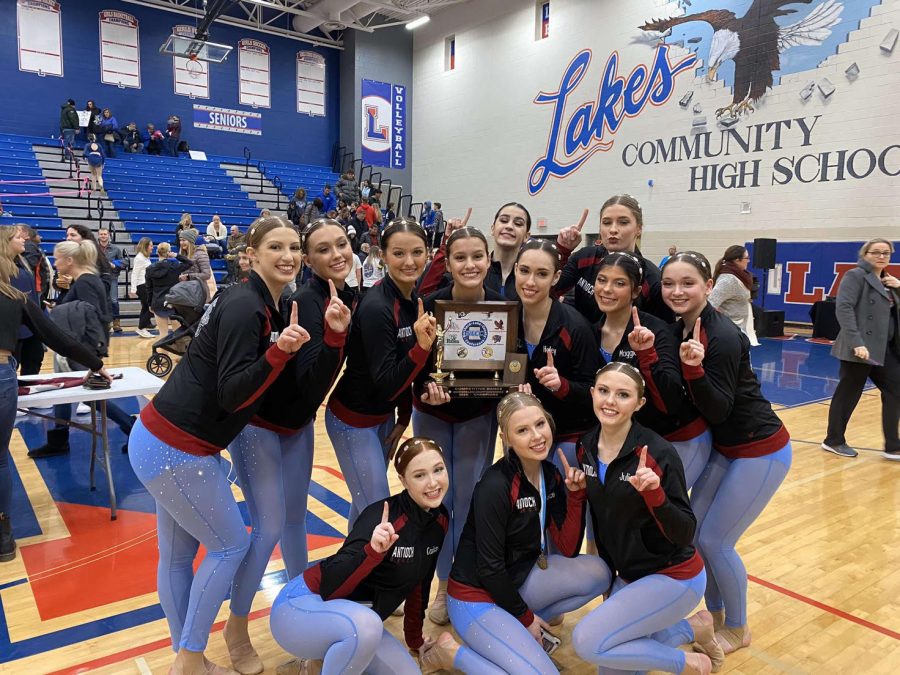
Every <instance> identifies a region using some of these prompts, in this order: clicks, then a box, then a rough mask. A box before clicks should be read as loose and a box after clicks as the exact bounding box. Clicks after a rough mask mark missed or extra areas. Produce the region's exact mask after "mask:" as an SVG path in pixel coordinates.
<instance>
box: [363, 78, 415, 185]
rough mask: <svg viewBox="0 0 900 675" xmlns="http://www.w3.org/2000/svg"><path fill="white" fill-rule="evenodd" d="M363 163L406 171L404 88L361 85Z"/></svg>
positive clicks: (387, 85) (386, 84)
mask: <svg viewBox="0 0 900 675" xmlns="http://www.w3.org/2000/svg"><path fill="white" fill-rule="evenodd" d="M362 161H363V163H364V164H371V165H373V166H384V167H390V168H392V169H404V168H406V87H404V86H402V85H394V84H389V83H387V82H375V81H374V80H363V81H362Z"/></svg>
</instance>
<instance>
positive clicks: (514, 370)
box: [509, 361, 522, 373]
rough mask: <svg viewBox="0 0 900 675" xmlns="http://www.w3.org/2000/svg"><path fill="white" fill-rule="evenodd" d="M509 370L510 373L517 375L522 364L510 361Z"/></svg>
mask: <svg viewBox="0 0 900 675" xmlns="http://www.w3.org/2000/svg"><path fill="white" fill-rule="evenodd" d="M509 370H510V372H512V373H518V372H519V371H520V370H522V364H521V363H520V362H519V361H510V362H509Z"/></svg>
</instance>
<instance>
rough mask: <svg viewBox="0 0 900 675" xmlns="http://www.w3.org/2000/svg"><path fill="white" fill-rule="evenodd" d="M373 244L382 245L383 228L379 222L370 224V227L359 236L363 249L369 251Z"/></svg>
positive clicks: (360, 245) (360, 246)
mask: <svg viewBox="0 0 900 675" xmlns="http://www.w3.org/2000/svg"><path fill="white" fill-rule="evenodd" d="M372 246H381V230H380V229H379V228H378V223H372V224H371V225H369V229H368V230H366V231H365V233H364V234H363V235H362V236H361V237H360V238H359V248H360V250H361V251H364V252H365V251H368V250H369V248H366V247H372Z"/></svg>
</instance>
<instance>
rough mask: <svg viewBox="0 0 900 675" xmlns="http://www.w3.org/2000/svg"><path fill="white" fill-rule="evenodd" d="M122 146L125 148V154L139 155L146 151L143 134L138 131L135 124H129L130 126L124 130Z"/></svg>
mask: <svg viewBox="0 0 900 675" xmlns="http://www.w3.org/2000/svg"><path fill="white" fill-rule="evenodd" d="M121 133H122V145H123V146H124V147H125V152H132V153H138V152H143V151H144V142H143V141H142V140H141V133H140V132H139V131H138V128H137V124H135V123H134V122H129V123H128V125H127V126H126V127H125V128H124V129H122V131H121Z"/></svg>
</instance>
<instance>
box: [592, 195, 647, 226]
mask: <svg viewBox="0 0 900 675" xmlns="http://www.w3.org/2000/svg"><path fill="white" fill-rule="evenodd" d="M616 204H621V205H622V206H624V207H625V208H626V209H628V210H629V211H631V215H633V216H634V219H635V221H636V222H637V224H638V227H643V226H644V212H643V211H641V205H640V204H639V203H638V200H637V199H635V198H634V197H632V196H631V195H613V196H612V197H610V198H609V199H607V200H606V201H605V202H603V206H601V207H600V218H603V212H604V211H606V209H608V208H609V207H610V206H615V205H616Z"/></svg>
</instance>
